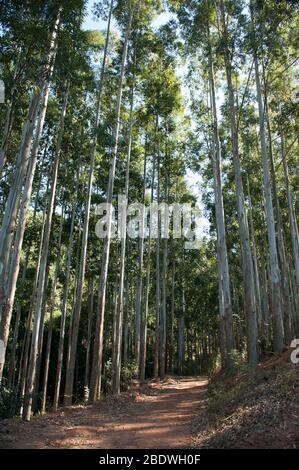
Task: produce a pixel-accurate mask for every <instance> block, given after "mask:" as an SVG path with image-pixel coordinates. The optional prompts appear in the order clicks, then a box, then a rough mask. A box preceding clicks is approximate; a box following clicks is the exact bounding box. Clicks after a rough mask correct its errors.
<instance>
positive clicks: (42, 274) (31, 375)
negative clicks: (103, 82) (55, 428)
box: [23, 83, 69, 421]
mask: <svg viewBox="0 0 299 470" xmlns="http://www.w3.org/2000/svg"><path fill="white" fill-rule="evenodd" d="M68 96H69V83H68V84H67V86H66V91H65V93H64V99H63V105H62V109H61V115H60V121H59V131H58V136H57V140H56V148H55V156H54V162H53V174H52V181H51V189H50V197H49V204H48V211H47V218H46V224H45V231H44V238H43V248H42V256H41V262H40V269H39V275H38V283H37V300H36V305H35V310H34V324H33V331H32V339H31V350H30V359H29V368H28V378H27V380H28V383H27V393H26V401H25V406H24V410H23V418H24V419H25V420H26V421H29V420H30V417H31V407H32V393H33V391H34V386H35V378H36V366H37V358H38V344H39V340H40V325H43V322H42V321H41V320H42V318H41V313H42V301H43V294H44V289H45V279H46V270H47V260H48V252H49V243H50V235H51V227H52V218H53V212H54V202H55V195H56V186H57V178H58V169H59V163H60V154H61V143H62V138H63V133H64V122H65V116H66V110H67V104H68Z"/></svg>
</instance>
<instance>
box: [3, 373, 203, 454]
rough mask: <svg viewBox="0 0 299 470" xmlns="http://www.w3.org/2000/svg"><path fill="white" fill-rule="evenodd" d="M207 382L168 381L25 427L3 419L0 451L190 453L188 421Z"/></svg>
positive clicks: (63, 411)
mask: <svg viewBox="0 0 299 470" xmlns="http://www.w3.org/2000/svg"><path fill="white" fill-rule="evenodd" d="M207 383H208V380H207V379H206V378H204V377H179V378H178V377H172V378H171V377H168V378H167V379H166V380H164V381H163V382H150V383H147V384H146V385H145V386H144V387H142V388H141V389H140V390H137V391H135V392H134V393H133V394H132V393H122V394H121V395H120V396H119V397H108V398H107V399H106V400H103V401H102V402H100V403H98V404H97V405H95V406H80V405H77V406H72V407H70V408H66V409H65V408H64V409H61V410H59V411H58V412H57V413H49V414H48V415H46V416H41V417H36V418H34V419H33V420H32V421H31V422H30V423H26V422H21V421H19V420H5V421H2V422H1V423H0V448H14V449H41V448H44V449H46V448H52V449H53V448H56V449H57V448H61V449H86V448H89V449H90V448H98V449H136V448H137V449H139V448H140V449H146V448H148V449H167V448H190V447H192V436H191V424H192V420H193V417H194V415H195V414H196V412H197V411H198V410H199V408H200V407H201V405H203V403H204V397H205V391H206V387H207Z"/></svg>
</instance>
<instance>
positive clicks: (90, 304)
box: [84, 276, 94, 403]
mask: <svg viewBox="0 0 299 470" xmlns="http://www.w3.org/2000/svg"><path fill="white" fill-rule="evenodd" d="M93 304H94V277H93V276H92V277H91V278H90V280H89V302H88V324H87V345H86V357H85V373H84V401H85V402H86V403H87V402H88V399H89V367H90V350H91V334H92V320H93Z"/></svg>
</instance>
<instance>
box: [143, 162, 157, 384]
mask: <svg viewBox="0 0 299 470" xmlns="http://www.w3.org/2000/svg"><path fill="white" fill-rule="evenodd" d="M155 161H156V160H155V154H154V157H153V165H152V166H153V168H152V181H151V203H152V202H153V200H154V183H155V167H156V164H155ZM145 163H146V162H145ZM151 215H152V214H151V212H150V224H149V234H148V248H147V267H146V280H145V293H144V309H143V315H142V323H141V341H140V381H141V382H143V381H144V379H145V366H146V352H147V321H148V314H149V294H150V281H151V235H152V234H151V226H152V220H151Z"/></svg>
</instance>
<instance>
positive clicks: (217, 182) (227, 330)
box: [208, 29, 234, 366]
mask: <svg viewBox="0 0 299 470" xmlns="http://www.w3.org/2000/svg"><path fill="white" fill-rule="evenodd" d="M208 35H209V37H208V40H209V42H210V31H209V29H208ZM208 47H209V82H210V96H211V111H212V119H213V140H212V149H213V158H212V160H213V162H212V163H213V174H214V194H215V206H216V224H217V246H218V248H217V258H218V277H219V302H220V305H219V310H220V314H222V315H220V316H221V318H220V322H221V323H223V325H222V326H221V328H222V336H224V338H223V342H224V344H223V347H224V348H225V350H224V356H225V357H224V366H228V365H229V362H230V361H229V359H228V356H229V354H230V353H231V352H232V350H233V348H234V333H233V309H232V300H231V292H230V275H229V266H228V255H227V243H226V228H225V216H224V204H223V194H222V168H221V148H220V141H219V131H218V118H217V106H216V95H215V78H214V64H213V58H212V50H211V45H210V43H209V45H208Z"/></svg>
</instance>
